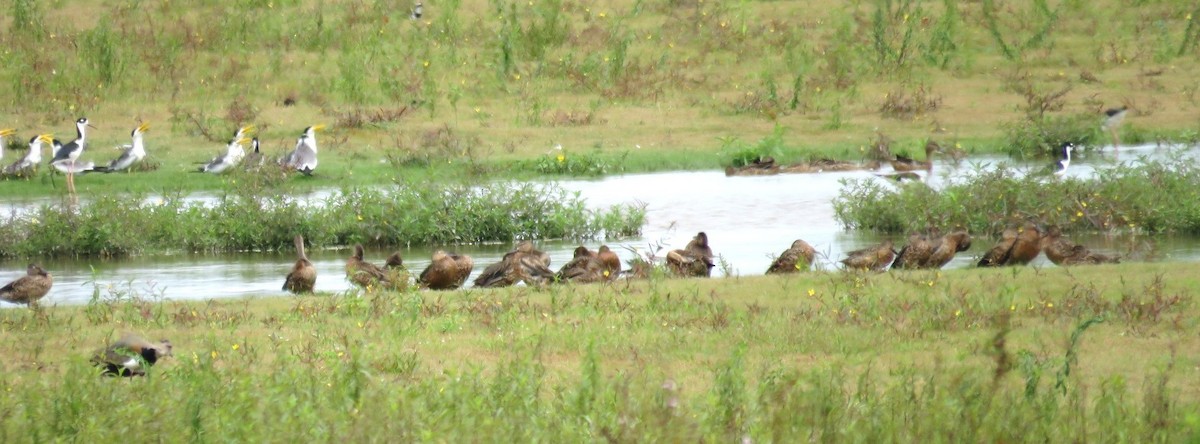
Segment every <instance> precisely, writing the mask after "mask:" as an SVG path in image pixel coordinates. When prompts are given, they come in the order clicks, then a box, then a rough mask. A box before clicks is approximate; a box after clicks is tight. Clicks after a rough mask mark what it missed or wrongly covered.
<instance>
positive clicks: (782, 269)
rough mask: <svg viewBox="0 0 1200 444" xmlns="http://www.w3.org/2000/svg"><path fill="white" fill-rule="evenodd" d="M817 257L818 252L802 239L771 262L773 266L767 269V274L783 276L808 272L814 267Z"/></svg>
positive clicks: (793, 243)
mask: <svg viewBox="0 0 1200 444" xmlns="http://www.w3.org/2000/svg"><path fill="white" fill-rule="evenodd" d="M816 257H817V250H816V249H815V248H813V247H812V245H809V244H808V242H805V241H803V240H801V239H796V240H795V241H793V242H792V246H791V247H789V248H788V249H786V250H783V253H780V254H779V257H777V258H775V261H774V262H771V266H770V267H768V268H767V274H783V273H795V272H797V271H807V270H808V269H809V268H810V267H812V263H813V259H815V258H816Z"/></svg>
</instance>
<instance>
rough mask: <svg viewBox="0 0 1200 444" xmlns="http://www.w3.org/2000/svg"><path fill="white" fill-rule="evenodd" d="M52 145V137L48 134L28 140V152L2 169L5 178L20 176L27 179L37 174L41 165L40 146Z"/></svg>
mask: <svg viewBox="0 0 1200 444" xmlns="http://www.w3.org/2000/svg"><path fill="white" fill-rule="evenodd" d="M43 143H47V144H53V143H54V136H52V135H50V134H41V135H37V136H33V138H32V139H29V152H27V153H25V157H22V158H20V159H17V161H16V162H13V163H12V164H11V165H9V166H7V167H5V168H4V175H5V176H21V177H28V176H30V175H32V174H33V173H36V172H37V167H38V165H39V164H41V163H42V144H43Z"/></svg>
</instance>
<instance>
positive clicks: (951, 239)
mask: <svg viewBox="0 0 1200 444" xmlns="http://www.w3.org/2000/svg"><path fill="white" fill-rule="evenodd" d="M969 249H971V235H970V234H969V233H967V230H965V229H962V228H959V229H956V230H954V231H952V232H950V234H947V235H945V236H942V238H941V239H940V240H939V241H938V242H937V243H936V247H934V249H933V252H932V253H930V254H929V258H928V259H927V260H926V261H925V263H923V264H922V265H924V266H925V268H942V267H945V266H946V264H948V263H950V261H951V260H954V255H955V254H958V253H959V252H962V251H967V250H969Z"/></svg>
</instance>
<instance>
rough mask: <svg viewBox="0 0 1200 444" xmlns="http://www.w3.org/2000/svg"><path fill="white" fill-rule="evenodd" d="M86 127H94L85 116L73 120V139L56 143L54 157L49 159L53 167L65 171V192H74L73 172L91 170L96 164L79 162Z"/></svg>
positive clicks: (84, 145)
mask: <svg viewBox="0 0 1200 444" xmlns="http://www.w3.org/2000/svg"><path fill="white" fill-rule="evenodd" d="M88 127H91V128H95V127H94V126H92V125H91V124H90V123H88V119H87V117H80V118H79V120H76V121H75V133H76V137H75V140H72V141H70V142H67V143H66V144H65V145H56V146H55V147H54V150H55V151H54V158H53V159H50V165H52V166H54V168H55V169H57V170H59V171H62V172H64V173H67V192H69V193H71V194H75V173H83V172H87V171H91V170H92V168H93V167H95V166H96V164H95V163H92V162H87V163H83V162H79V156H82V155H83V150H84V149H87V129H88Z"/></svg>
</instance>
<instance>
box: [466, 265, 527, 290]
mask: <svg viewBox="0 0 1200 444" xmlns="http://www.w3.org/2000/svg"><path fill="white" fill-rule="evenodd" d="M511 271H512V265H511V262H510V261H508V260H501V261H500V262H496V263H494V264H492V265H488V266H487V268H484V269H483V272H482V273H480V274H479V276H477V277H475V281H474V282H475V286H476V287H483V288H498V287H507V286H509V285H513V284H515V283H517V281H516V280H515V279H512V273H511Z"/></svg>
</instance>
